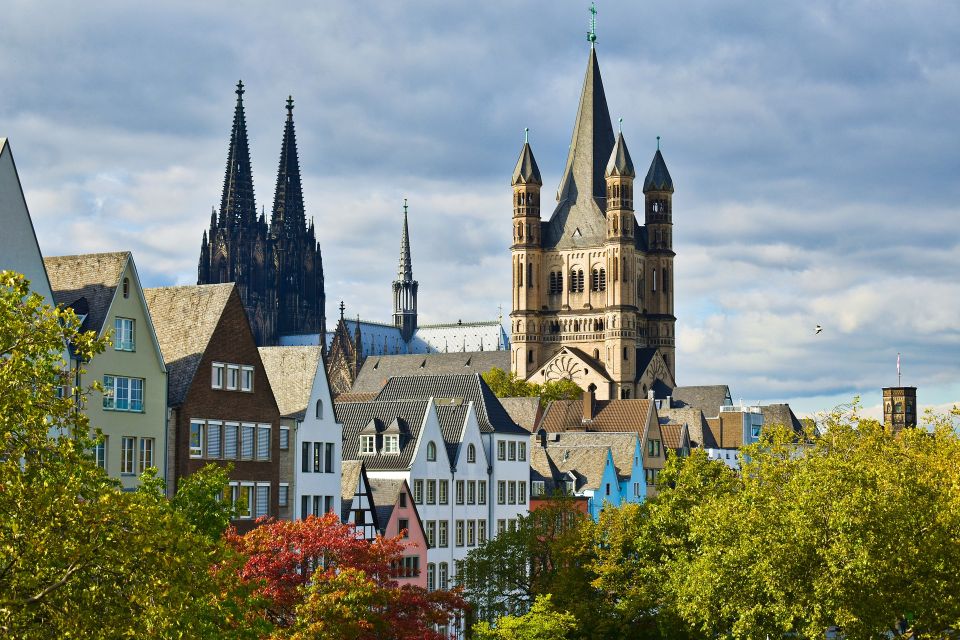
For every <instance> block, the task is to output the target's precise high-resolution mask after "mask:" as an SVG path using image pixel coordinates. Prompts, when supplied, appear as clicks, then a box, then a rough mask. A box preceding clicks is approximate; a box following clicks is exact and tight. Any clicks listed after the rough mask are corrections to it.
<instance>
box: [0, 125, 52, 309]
mask: <svg viewBox="0 0 960 640" xmlns="http://www.w3.org/2000/svg"><path fill="white" fill-rule="evenodd" d="M0 229H3V233H2V234H0V271H16V272H17V273H22V274H23V275H24V276H26V278H27V279H28V280H29V281H30V289H31V291H34V292H36V293H39V294H40V295H41V296H43V298H44V301H45V302H46V303H47V304H49V305H50V306H51V307H52V306H55V305H56V301H55V300H54V298H53V291H52V289H51V288H50V281H49V279H48V278H47V272H46V269H44V265H43V256H42V255H41V253H40V244H39V243H38V242H37V234H36V231H34V228H33V220H32V219H31V218H30V211H29V209H27V201H26V199H25V198H24V197H23V186H21V184H20V176H19V175H18V174H17V165H16V163H14V161H13V151H12V150H11V149H10V141H9V140H7V139H6V138H2V137H0Z"/></svg>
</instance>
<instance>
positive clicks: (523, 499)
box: [517, 480, 527, 504]
mask: <svg viewBox="0 0 960 640" xmlns="http://www.w3.org/2000/svg"><path fill="white" fill-rule="evenodd" d="M517 504H527V483H526V482H524V481H523V480H520V481H519V482H517Z"/></svg>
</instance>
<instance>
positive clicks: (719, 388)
mask: <svg viewBox="0 0 960 640" xmlns="http://www.w3.org/2000/svg"><path fill="white" fill-rule="evenodd" d="M731 400H732V398H731V396H730V387H728V386H727V385H725V384H714V385H705V386H700V387H677V388H676V389H674V390H673V401H674V402H673V405H674V406H675V407H679V408H682V407H696V408H697V409H700V410H701V411H703V415H704V416H706V417H708V418H715V417H716V416H718V415H720V407H723V406H727V405H730V404H731Z"/></svg>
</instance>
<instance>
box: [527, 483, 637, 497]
mask: <svg viewBox="0 0 960 640" xmlns="http://www.w3.org/2000/svg"><path fill="white" fill-rule="evenodd" d="M530 485H531V486H530V497H531V498H534V497H539V496H542V495H543V494H545V493H546V492H547V483H546V482H544V481H543V480H533V481H532V482H531V483H530ZM634 487H636V483H634Z"/></svg>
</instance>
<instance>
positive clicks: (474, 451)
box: [467, 443, 477, 463]
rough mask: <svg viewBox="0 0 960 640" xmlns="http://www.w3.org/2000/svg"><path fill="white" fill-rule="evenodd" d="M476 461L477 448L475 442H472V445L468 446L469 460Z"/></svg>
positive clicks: (470, 461)
mask: <svg viewBox="0 0 960 640" xmlns="http://www.w3.org/2000/svg"><path fill="white" fill-rule="evenodd" d="M476 461H477V448H476V447H475V446H473V444H472V443H471V444H470V446H468V447H467V462H468V463H474V462H476Z"/></svg>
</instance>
